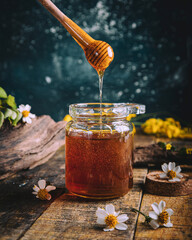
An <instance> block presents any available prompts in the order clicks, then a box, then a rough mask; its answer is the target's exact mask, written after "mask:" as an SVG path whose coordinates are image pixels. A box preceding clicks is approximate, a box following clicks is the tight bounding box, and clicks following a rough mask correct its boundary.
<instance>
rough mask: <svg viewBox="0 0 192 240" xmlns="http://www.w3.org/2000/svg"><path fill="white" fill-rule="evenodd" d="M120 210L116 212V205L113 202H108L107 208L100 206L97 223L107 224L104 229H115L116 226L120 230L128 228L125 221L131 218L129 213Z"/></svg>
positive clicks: (97, 212)
mask: <svg viewBox="0 0 192 240" xmlns="http://www.w3.org/2000/svg"><path fill="white" fill-rule="evenodd" d="M119 213H120V212H115V207H114V206H113V204H108V205H106V207H105V210H104V209H102V208H100V207H98V209H97V211H96V216H97V223H98V224H101V225H106V226H107V227H106V228H104V229H103V230H104V231H113V230H114V229H115V228H116V229H118V230H127V225H126V224H125V223H124V222H125V221H127V220H128V219H129V218H128V216H127V214H121V215H119Z"/></svg>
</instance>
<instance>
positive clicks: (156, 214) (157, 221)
mask: <svg viewBox="0 0 192 240" xmlns="http://www.w3.org/2000/svg"><path fill="white" fill-rule="evenodd" d="M165 205H166V203H165V202H164V201H160V203H159V204H157V203H156V202H155V203H153V204H152V205H151V206H152V208H153V210H154V211H151V212H149V216H147V215H145V214H144V213H143V212H141V211H139V210H137V209H135V208H132V209H131V211H132V212H138V213H140V214H142V215H143V216H144V217H145V222H146V223H148V224H149V225H150V226H151V227H152V228H153V229H157V228H158V227H160V226H164V227H172V226H173V224H172V223H171V221H170V216H171V215H173V210H172V209H171V208H168V209H166V210H164V208H165Z"/></svg>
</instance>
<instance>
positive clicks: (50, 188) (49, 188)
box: [45, 185, 56, 192]
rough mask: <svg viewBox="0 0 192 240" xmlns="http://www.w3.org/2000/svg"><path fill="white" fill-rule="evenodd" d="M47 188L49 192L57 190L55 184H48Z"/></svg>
mask: <svg viewBox="0 0 192 240" xmlns="http://www.w3.org/2000/svg"><path fill="white" fill-rule="evenodd" d="M45 189H46V190H47V192H50V191H53V190H55V189H56V187H55V186H50V185H49V186H47V187H46V188H45Z"/></svg>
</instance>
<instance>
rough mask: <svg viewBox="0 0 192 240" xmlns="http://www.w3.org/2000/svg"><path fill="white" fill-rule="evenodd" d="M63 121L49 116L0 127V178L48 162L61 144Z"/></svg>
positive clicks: (63, 130) (62, 139)
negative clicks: (26, 122)
mask: <svg viewBox="0 0 192 240" xmlns="http://www.w3.org/2000/svg"><path fill="white" fill-rule="evenodd" d="M65 125H66V122H64V121H61V122H57V123H56V122H55V121H53V119H51V118H50V117H49V116H41V117H37V118H36V119H34V120H33V122H32V124H23V123H20V124H19V125H18V126H16V127H14V128H12V127H10V126H9V127H6V126H5V127H4V128H3V129H1V130H0V179H3V178H5V177H7V176H10V175H11V174H13V173H15V172H17V171H20V170H22V169H27V168H33V167H36V166H38V165H40V164H43V163H45V162H46V161H48V160H49V159H50V158H51V157H52V156H53V154H54V153H55V152H56V151H57V149H58V148H59V147H60V146H62V145H64V143H65V142H64V141H65Z"/></svg>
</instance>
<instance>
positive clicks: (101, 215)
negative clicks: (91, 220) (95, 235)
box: [96, 207, 107, 219]
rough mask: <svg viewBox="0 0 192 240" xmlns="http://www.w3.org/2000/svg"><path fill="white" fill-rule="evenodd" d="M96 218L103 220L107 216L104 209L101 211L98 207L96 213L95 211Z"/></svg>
mask: <svg viewBox="0 0 192 240" xmlns="http://www.w3.org/2000/svg"><path fill="white" fill-rule="evenodd" d="M96 216H97V217H98V218H103V219H105V217H106V216H107V213H106V211H105V210H104V209H101V208H100V207H98V208H97V211H96Z"/></svg>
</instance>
